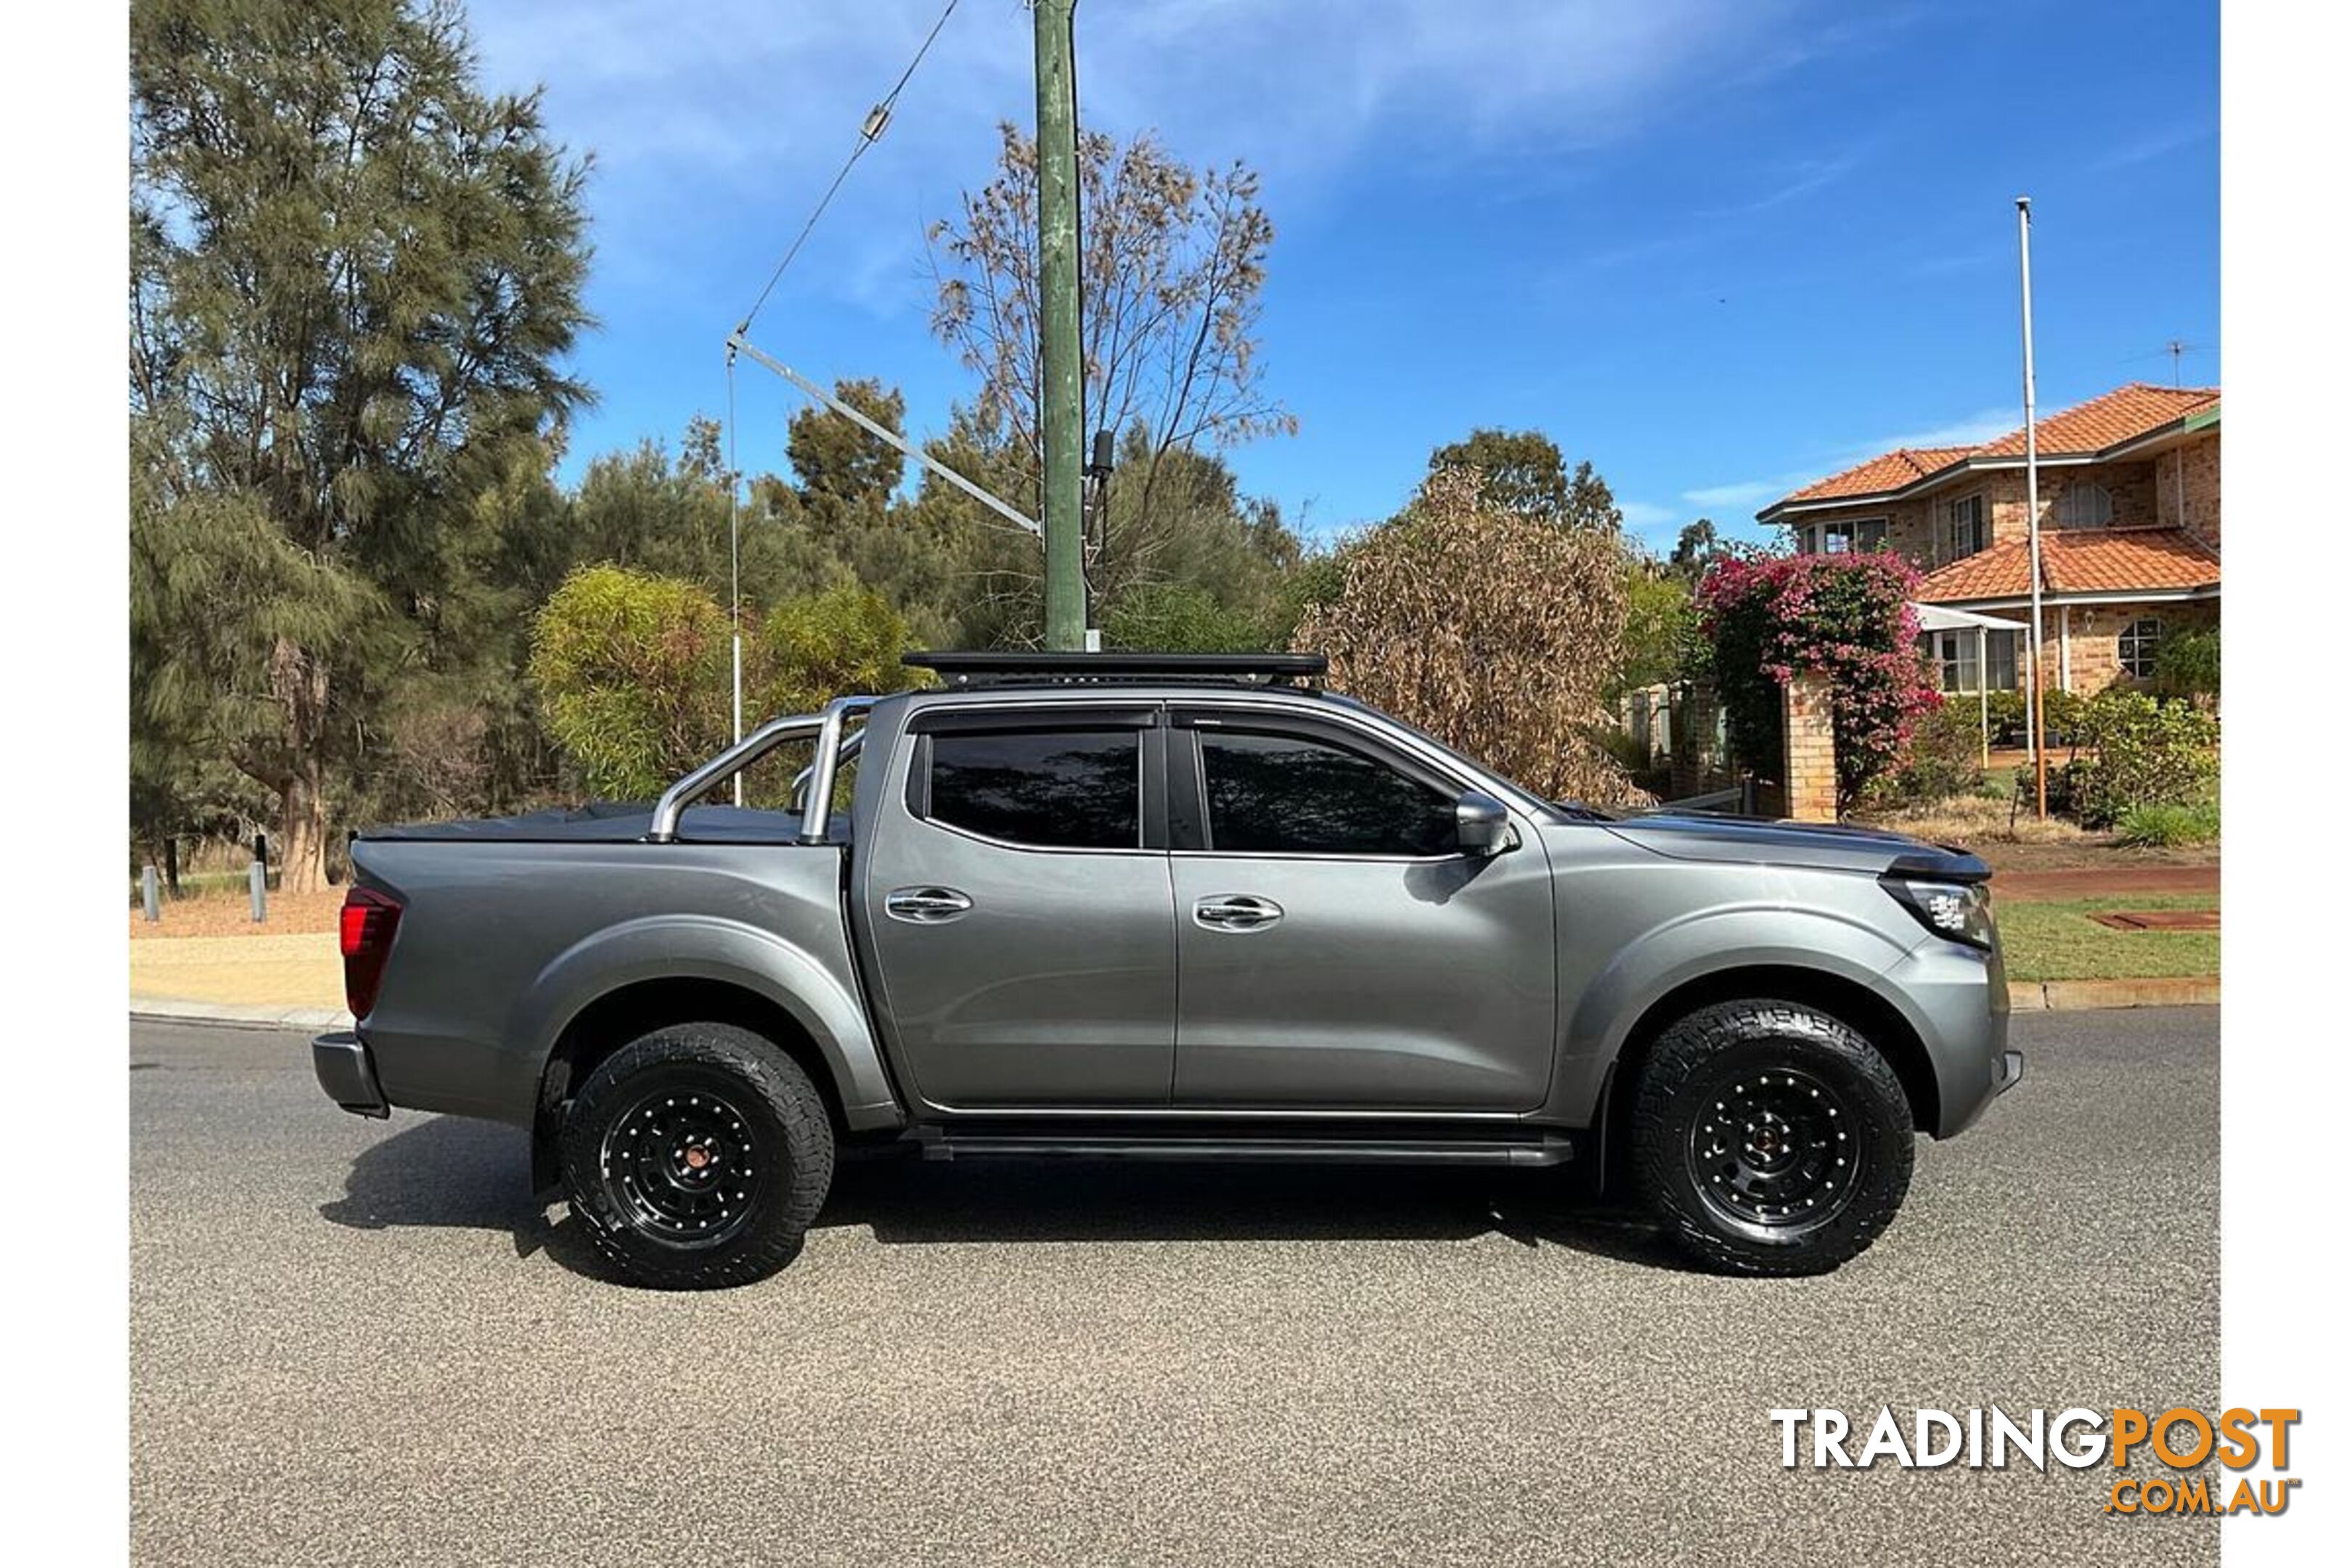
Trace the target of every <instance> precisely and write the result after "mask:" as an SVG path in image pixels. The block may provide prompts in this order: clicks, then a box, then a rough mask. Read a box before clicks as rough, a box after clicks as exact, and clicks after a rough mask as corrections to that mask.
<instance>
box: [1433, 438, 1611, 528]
mask: <svg viewBox="0 0 2352 1568" xmlns="http://www.w3.org/2000/svg"><path fill="white" fill-rule="evenodd" d="M1446 468H1470V469H1475V471H1476V472H1478V473H1479V474H1480V475H1482V476H1484V478H1483V480H1482V482H1481V486H1480V489H1481V492H1482V493H1483V494H1485V495H1486V498H1487V499H1486V505H1487V506H1490V507H1492V508H1494V509H1496V510H1500V511H1507V512H1509V513H1511V514H1512V515H1513V516H1515V517H1524V518H1527V519H1528V520H1529V521H1534V522H1545V523H1557V524H1562V525H1564V526H1566V527H1569V528H1589V529H1594V530H1598V531H1601V532H1604V533H1615V532H1617V531H1619V530H1621V529H1622V528H1623V527H1624V524H1625V516H1624V513H1623V512H1622V511H1621V510H1618V507H1617V500H1616V497H1615V496H1613V495H1612V494H1611V493H1610V490H1609V485H1608V482H1607V481H1606V480H1604V479H1601V476H1600V474H1598V473H1597V472H1595V471H1594V469H1593V467H1592V465H1591V462H1589V461H1587V462H1580V463H1578V464H1577V465H1576V469H1575V471H1574V472H1573V473H1571V472H1570V471H1569V468H1568V459H1567V458H1563V457H1562V456H1561V455H1560V450H1559V442H1557V441H1555V440H1553V439H1552V438H1551V437H1549V436H1547V435H1545V434H1544V433H1543V432H1542V431H1540V430H1502V429H1497V428H1495V427H1492V426H1481V427H1480V428H1478V429H1475V430H1473V431H1471V432H1470V434H1469V436H1468V437H1466V438H1465V439H1463V440H1460V441H1453V442H1449V443H1447V444H1446V445H1444V446H1443V447H1436V448H1435V449H1433V451H1431V453H1430V454H1429V471H1430V472H1431V473H1432V474H1435V473H1438V472H1441V471H1443V470H1444V469H1446Z"/></svg>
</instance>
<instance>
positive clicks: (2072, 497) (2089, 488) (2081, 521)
mask: <svg viewBox="0 0 2352 1568" xmlns="http://www.w3.org/2000/svg"><path fill="white" fill-rule="evenodd" d="M2115 516H2116V503H2115V498H2114V497H2112V496H2110V495H2108V494H2107V487H2106V486H2105V485H2095V484H2093V483H2091V481H2090V480H2088V479H2083V480H2079V481H2077V482H2076V483H2074V484H2071V485H2068V486H2067V487H2066V488H2065V489H2063V490H2062V491H2060V492H2059V495H2058V526H2059V527H2061V528H2105V527H2106V526H2107V524H2108V523H2110V522H2112V521H2115Z"/></svg>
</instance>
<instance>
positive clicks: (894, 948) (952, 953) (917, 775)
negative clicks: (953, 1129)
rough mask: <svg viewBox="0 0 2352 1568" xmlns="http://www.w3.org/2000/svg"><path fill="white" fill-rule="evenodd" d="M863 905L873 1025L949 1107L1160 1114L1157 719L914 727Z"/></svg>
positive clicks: (1162, 1002)
mask: <svg viewBox="0 0 2352 1568" xmlns="http://www.w3.org/2000/svg"><path fill="white" fill-rule="evenodd" d="M899 751H900V752H901V754H902V755H903V756H905V757H906V759H907V762H906V766H905V770H904V772H903V773H894V777H893V779H892V781H891V786H890V787H891V793H890V795H888V796H887V798H886V799H884V800H883V801H881V802H880V803H879V806H880V810H879V812H878V814H877V821H876V825H875V831H874V834H873V843H872V847H871V854H870V858H869V859H868V860H867V862H866V874H865V879H864V883H863V886H862V888H861V889H860V894H859V896H860V897H861V899H862V900H864V908H863V910H862V912H863V915H864V917H865V927H866V931H867V932H868V933H870V940H871V943H872V948H873V953H874V958H875V963H876V968H877V975H878V980H879V984H880V988H881V991H882V1001H883V1004H884V1005H883V1007H882V1009H881V1011H882V1014H883V1017H884V1020H885V1024H886V1026H887V1029H888V1031H889V1033H890V1034H891V1035H892V1037H894V1040H895V1044H896V1045H897V1047H898V1057H899V1060H901V1061H902V1062H904V1063H905V1064H906V1066H907V1068H908V1070H909V1071H910V1072H911V1073H912V1074H913V1076H914V1079H915V1080H916V1081H915V1086H914V1087H915V1091H916V1093H918V1094H919V1096H920V1097H921V1098H922V1099H923V1100H925V1101H926V1102H928V1103H929V1104H931V1105H933V1106H936V1107H940V1108H942V1109H949V1110H963V1109H984V1110H1015V1109H1021V1108H1025V1107H1039V1108H1048V1109H1057V1108H1058V1109H1068V1108H1075V1107H1084V1106H1101V1107H1126V1106H1162V1105H1165V1104H1166V1103H1167V1102H1168V1092H1169V1080H1170V1077H1171V1071H1172V1068H1173V1062H1174V1055H1175V1028H1176V973H1175V970H1176V938H1175V906H1174V903H1173V900H1172V895H1171V889H1170V883H1169V872H1168V854H1167V847H1166V846H1167V826H1166V806H1165V793H1164V790H1163V788H1162V784H1163V783H1164V780H1165V772H1164V769H1165V762H1164V757H1165V747H1164V742H1163V738H1162V731H1161V729H1160V715H1159V710H1158V708H1157V706H1156V705H1153V704H1125V705H1105V706H1102V707H1087V708H1074V707H1071V706H1068V705H1066V704H1062V705H1053V706H1050V707H1048V706H1045V705H1038V706H1034V707H1031V708H1027V709H1023V708H1020V707H1017V706H1012V705H1005V704H998V705H995V706H992V707H974V708H971V709H963V710H956V709H927V710H921V711H919V712H918V713H916V714H915V715H914V717H913V719H912V721H910V723H909V726H908V735H907V737H906V739H905V740H904V741H903V742H901V745H900V747H899Z"/></svg>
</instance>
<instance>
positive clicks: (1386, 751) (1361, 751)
mask: <svg viewBox="0 0 2352 1568" xmlns="http://www.w3.org/2000/svg"><path fill="white" fill-rule="evenodd" d="M1167 726H1168V727H1167V731H1166V732H1167V735H1168V742H1167V747H1166V753H1167V763H1168V787H1167V790H1166V798H1165V804H1166V806H1167V823H1168V831H1169V837H1168V848H1169V853H1170V854H1171V855H1179V856H1186V857H1192V858H1211V857H1213V858H1218V859H1228V860H1358V861H1378V862H1383V863H1389V864H1395V865H1411V866H1420V865H1435V864H1443V863H1444V862H1446V861H1450V860H1458V859H1460V858H1463V856H1464V855H1465V854H1467V853H1468V851H1466V850H1463V849H1449V850H1445V851H1444V852H1442V853H1440V854H1435V855H1390V854H1380V853H1376V852H1373V851H1370V850H1361V849H1219V848H1217V847H1215V845H1214V837H1215V836H1214V834H1213V832H1212V830H1211V828H1210V826H1209V776H1208V769H1207V766H1206V764H1205V763H1204V761H1203V758H1202V751H1201V731H1202V730H1204V729H1207V730H1216V731H1224V732H1226V733H1231V734H1244V735H1270V736H1274V737H1276V738H1277V739H1281V740H1289V741H1306V742H1312V743H1314V744H1317V745H1322V746H1328V747H1330V748H1332V749H1333V750H1335V751H1340V752H1350V753H1353V754H1354V755H1357V756H1360V757H1362V758H1363V759H1364V760H1366V761H1367V762H1370V763H1373V764H1375V765H1376V766H1380V767H1384V768H1387V769H1389V770H1390V771H1391V772H1392V773H1402V774H1403V775H1404V776H1405V777H1406V778H1408V779H1411V780H1412V781H1413V782H1414V783H1415V784H1420V785H1422V786H1423V787H1424V788H1426V789H1429V790H1432V791H1433V792H1434V793H1436V794H1437V795H1439V796H1441V797H1442V798H1444V799H1445V800H1447V801H1449V802H1451V801H1454V800H1458V799H1460V798H1461V796H1462V795H1464V794H1465V793H1466V792H1468V791H1470V790H1473V789H1482V788H1483V786H1482V785H1479V784H1471V783H1466V782H1465V781H1463V780H1461V779H1458V778H1455V777H1454V776H1453V775H1451V774H1450V773H1445V772H1444V771H1443V770H1441V769H1439V768H1435V767H1433V766H1432V765H1430V764H1429V763H1426V762H1424V761H1423V760H1422V759H1421V758H1419V757H1416V756H1413V755H1412V754H1411V753H1410V752H1404V751H1402V750H1400V749H1399V748H1397V747H1395V746H1391V745H1389V744H1388V743H1386V742H1384V741H1382V740H1381V738H1380V737H1379V736H1378V735H1375V734H1372V733H1371V732H1370V731H1366V730H1362V729H1360V728H1358V727H1357V726H1356V725H1353V724H1350V723H1348V722H1346V721H1343V720H1339V719H1330V718H1324V717H1321V716H1319V715H1316V714H1307V713H1292V712H1287V711H1282V712H1275V711H1269V710H1265V709H1252V708H1248V707H1245V706H1240V705H1235V706H1233V707H1221V706H1218V705H1215V704H1212V703H1184V704H1171V705H1170V707H1169V710H1168V713H1167ZM1506 809H1508V808H1507V807H1506Z"/></svg>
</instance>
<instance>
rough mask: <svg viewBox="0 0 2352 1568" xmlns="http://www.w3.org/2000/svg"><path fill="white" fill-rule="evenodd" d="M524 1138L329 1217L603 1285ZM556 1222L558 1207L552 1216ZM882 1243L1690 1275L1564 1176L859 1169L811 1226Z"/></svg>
mask: <svg viewBox="0 0 2352 1568" xmlns="http://www.w3.org/2000/svg"><path fill="white" fill-rule="evenodd" d="M559 1212H560V1210H559ZM319 1213H320V1215H321V1216H322V1217H323V1218H326V1219H328V1220H331V1221H332V1222H333V1223H335V1224H337V1225H341V1226H350V1227H352V1228H353V1229H358V1230H395V1229H401V1228H404V1227H409V1226H423V1227H434V1228H438V1227H457V1228H460V1229H468V1230H489V1231H500V1232H504V1233H506V1234H508V1235H509V1236H511V1237H513V1239H514V1246H515V1255H516V1256H517V1257H518V1258H530V1257H533V1256H536V1255H538V1254H541V1253H544V1254H545V1255H546V1257H547V1258H549V1259H550V1260H551V1261H552V1262H555V1263H557V1264H559V1265H560V1266H562V1267H563V1268H569V1269H571V1270H572V1271H573V1272H575V1273H579V1274H583V1275H587V1276H589V1277H592V1278H594V1279H611V1278H612V1272H611V1270H610V1268H608V1267H607V1266H606V1265H605V1264H604V1261H603V1259H602V1258H599V1257H598V1255H597V1253H596V1251H595V1248H594V1247H593V1245H592V1244H591V1243H590V1242H589V1240H588V1238H587V1237H586V1236H584V1235H583V1233H582V1230H581V1227H580V1225H579V1223H578V1222H577V1221H576V1220H574V1219H572V1217H571V1216H570V1215H568V1214H566V1215H563V1217H562V1218H561V1219H558V1220H552V1221H551V1220H550V1219H549V1217H548V1214H549V1210H548V1209H547V1208H546V1207H544V1206H542V1205H541V1204H540V1203H538V1202H537V1201H536V1200H535V1199H534V1198H533V1196H532V1194H531V1193H530V1146H529V1142H528V1140H527V1139H526V1138H525V1136H524V1134H523V1133H522V1132H520V1131H518V1130H516V1129H514V1128H510V1127H503V1126H499V1125H497V1124H495V1123H491V1122H484V1121H468V1120H466V1119H464V1118H460V1117H446V1116H436V1117H431V1118H428V1119H426V1120H424V1121H418V1122H416V1123H415V1124H414V1125H412V1126H409V1127H406V1128H404V1129H403V1130H402V1131H398V1132H395V1133H394V1134H393V1135H392V1136H390V1137H388V1138H383V1139H380V1140H378V1141H377V1142H373V1143H371V1144H370V1145H369V1146H368V1147H367V1148H366V1149H365V1150H364V1151H362V1152H361V1153H360V1155H359V1157H358V1158H357V1159H355V1160H353V1161H352V1167H351V1170H350V1172H349V1173H347V1175H346V1176H345V1178H344V1193H343V1195H342V1196H341V1198H337V1199H334V1200H332V1201H331V1202H328V1203H324V1204H321V1205H319ZM843 1227H846V1228H853V1229H855V1228H865V1229H868V1230H870V1231H871V1232H872V1233H873V1236H874V1238H875V1239H876V1240H877V1241H878V1242H880V1243H882V1244H884V1245H886V1246H897V1245H922V1244H926V1243H938V1242H952V1243H966V1244H970V1243H1006V1244H1018V1243H1024V1242H1087V1241H1098V1242H1105V1243H1122V1242H1153V1241H1193V1242H1198V1241H1208V1242H1215V1241H1234V1242H1258V1241H1339V1240H1349V1241H1448V1240H1468V1239H1471V1238H1474V1237H1481V1236H1487V1235H1497V1236H1502V1237H1507V1238H1508V1239H1510V1240H1512V1241H1516V1242H1517V1243H1519V1244H1520V1245H1522V1246H1523V1247H1528V1249H1530V1250H1531V1251H1532V1250H1534V1249H1537V1248H1538V1247H1565V1248H1569V1249H1570V1250H1573V1251H1577V1252H1582V1253H1587V1254H1591V1255H1592V1256H1595V1257H1599V1258H1608V1259H1612V1260H1614V1261H1618V1262H1627V1263H1638V1264H1642V1265H1645V1266H1649V1267H1654V1268H1668V1269H1675V1270H1681V1269H1685V1268H1687V1267H1688V1265H1687V1264H1686V1263H1685V1261H1684V1260H1683V1258H1682V1255H1681V1254H1680V1253H1679V1252H1677V1251H1676V1250H1675V1248H1674V1247H1673V1246H1672V1245H1671V1244H1670V1243H1669V1242H1667V1241H1666V1240H1665V1239H1664V1237H1661V1236H1659V1235H1658V1234H1657V1233H1656V1231H1655V1230H1654V1227H1652V1226H1648V1225H1646V1224H1644V1223H1642V1222H1641V1221H1640V1220H1639V1219H1638V1218H1636V1217H1634V1216H1633V1215H1628V1214H1627V1213H1626V1212H1624V1211H1622V1209H1618V1208H1615V1207H1611V1206H1604V1205H1595V1204H1592V1203H1590V1202H1587V1201H1583V1200H1580V1199H1579V1198H1578V1197H1577V1196H1576V1195H1575V1190H1574V1189H1573V1187H1571V1186H1570V1184H1569V1182H1568V1180H1567V1179H1566V1178H1565V1176H1564V1174H1563V1173H1558V1172H1550V1171H1471V1170H1455V1169H1442V1168H1438V1169H1418V1170H1413V1169H1400V1168H1393V1167H1380V1166H1363V1167H1344V1166H1315V1165H1206V1164H1203V1165H1187V1164H1157V1163H1117V1162H1088V1161H1077V1160H1055V1161H1012V1160H991V1161H987V1162H984V1163H982V1162H967V1163H924V1162H921V1161H918V1160H910V1159H894V1158H875V1159H851V1160H845V1161H844V1162H843V1163H842V1164H841V1166H840V1167H839V1169H838V1170H837V1171H836V1172H835V1175H834V1182H833V1190H832V1193H831V1194H830V1195H829V1196H828V1197H827V1199H826V1200H825V1205H824V1211H823V1212H822V1213H820V1214H819V1215H817V1219H816V1226H815V1229H816V1230H818V1231H820V1232H822V1231H825V1230H829V1229H835V1228H843Z"/></svg>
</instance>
